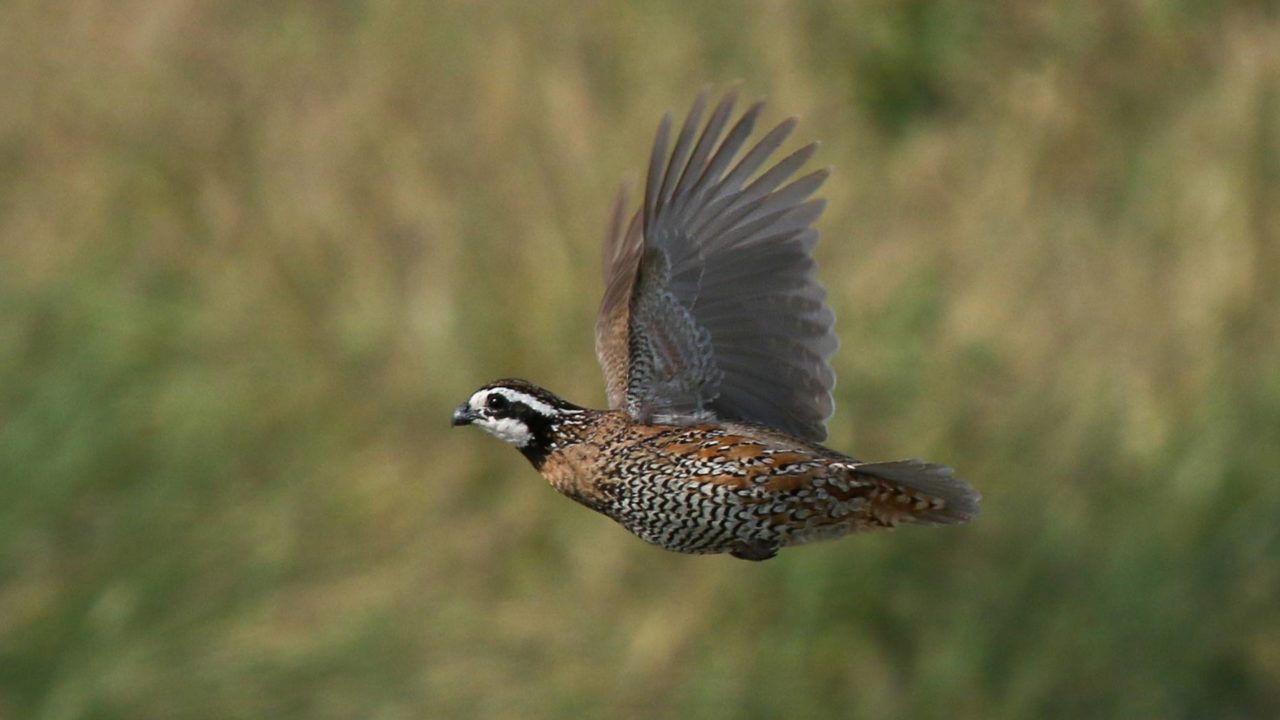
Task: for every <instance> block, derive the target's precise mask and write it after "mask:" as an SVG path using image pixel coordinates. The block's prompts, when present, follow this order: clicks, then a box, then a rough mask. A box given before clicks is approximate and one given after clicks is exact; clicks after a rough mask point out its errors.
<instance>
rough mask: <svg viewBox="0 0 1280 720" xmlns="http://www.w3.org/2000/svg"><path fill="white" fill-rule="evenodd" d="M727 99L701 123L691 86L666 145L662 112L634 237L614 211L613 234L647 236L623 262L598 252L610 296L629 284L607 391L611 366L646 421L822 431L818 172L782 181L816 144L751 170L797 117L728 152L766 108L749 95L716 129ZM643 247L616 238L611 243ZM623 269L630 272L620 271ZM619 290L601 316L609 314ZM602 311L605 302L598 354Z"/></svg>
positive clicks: (827, 318)
mask: <svg viewBox="0 0 1280 720" xmlns="http://www.w3.org/2000/svg"><path fill="white" fill-rule="evenodd" d="M735 102H736V93H734V92H730V93H728V94H727V95H726V96H725V97H724V98H723V99H722V100H720V102H719V103H717V104H716V106H715V108H714V109H713V110H712V111H711V113H710V116H709V117H708V119H707V122H706V125H705V126H703V127H702V128H701V132H699V126H700V125H701V123H702V118H703V115H704V113H705V112H706V107H707V97H706V94H705V93H704V94H702V95H700V96H699V97H698V98H697V100H695V102H694V103H693V106H692V108H691V109H690V111H689V114H688V116H687V117H686V119H685V121H684V123H683V124H682V125H681V128H680V132H679V134H678V135H677V136H676V140H675V144H674V147H673V148H672V150H671V152H670V153H669V154H668V152H667V145H668V142H669V140H670V135H671V126H672V121H671V117H670V115H666V116H664V117H663V119H662V122H661V123H660V125H659V127H658V133H657V136H656V138H655V140H654V145H653V150H652V153H651V156H650V163H649V172H648V176H647V178H646V182H645V197H644V201H643V205H642V207H641V210H640V212H639V213H638V214H637V215H638V218H633V219H632V225H631V228H632V229H633V232H634V229H635V228H636V226H637V222H638V225H639V228H641V229H642V230H643V238H637V237H635V236H634V235H633V233H632V232H625V231H623V230H622V228H621V225H622V223H621V220H620V219H619V218H618V216H617V215H615V218H614V221H613V224H612V230H611V233H610V237H611V238H614V240H613V242H614V243H617V244H619V245H622V246H626V245H628V244H630V243H631V242H636V243H639V242H643V254H642V256H640V257H639V259H638V261H636V260H631V261H630V262H624V261H617V260H616V259H615V260H614V261H613V262H610V258H608V257H607V258H606V268H607V269H606V274H607V276H608V277H607V278H606V285H607V286H608V287H610V288H613V289H614V290H615V292H614V294H615V295H616V294H617V289H618V288H622V287H630V293H631V294H630V299H629V303H628V307H627V313H626V328H627V354H628V358H627V363H626V366H625V375H626V378H625V388H626V391H625V396H623V393H620V392H614V391H613V389H612V388H613V387H614V386H615V385H616V384H617V380H618V378H616V377H613V378H610V377H609V375H610V371H609V370H608V369H607V368H606V377H607V379H609V380H610V383H611V384H610V387H611V392H610V404H611V406H613V407H619V406H623V407H625V408H626V409H627V410H628V412H630V413H631V414H632V416H633V417H636V418H637V419H640V420H642V421H662V422H691V421H695V420H705V419H708V418H716V419H720V420H738V421H747V422H754V423H760V424H763V425H768V426H771V427H774V428H777V429H779V430H782V431H785V432H788V433H791V434H794V435H797V436H799V437H802V438H805V439H808V440H813V441H821V440H822V439H824V438H825V436H826V419H827V418H828V417H829V416H830V415H831V411H832V408H833V404H832V400H831V389H832V387H833V386H834V384H835V376H834V374H833V373H832V371H831V368H830V365H829V363H828V358H829V357H830V356H831V354H832V353H833V352H835V349H836V339H835V335H834V334H833V332H832V326H833V323H834V316H833V315H832V313H831V310H830V309H829V308H828V307H827V305H826V294H825V292H824V290H823V289H822V286H821V285H819V284H818V282H817V280H816V278H815V276H814V262H813V258H812V256H811V251H812V249H813V247H814V245H815V244H816V243H817V240H818V233H817V231H816V230H814V229H813V228H812V227H811V225H812V224H813V222H814V221H815V220H816V219H817V218H818V216H819V214H821V212H822V209H823V202H822V201H820V200H809V199H808V198H809V197H810V196H811V195H812V194H813V193H814V192H816V191H817V189H818V188H819V187H820V186H821V185H822V183H823V181H825V180H826V178H827V171H825V170H819V171H817V172H813V173H809V174H807V175H804V176H803V177H800V178H799V179H796V180H794V181H792V182H790V183H789V184H786V185H785V186H784V183H786V182H787V181H788V180H789V179H790V178H791V177H792V176H793V175H794V174H795V173H796V172H797V171H798V170H799V169H800V167H801V166H802V165H804V163H805V162H806V161H808V160H809V158H810V157H811V156H812V155H813V152H814V150H815V148H816V146H815V145H812V144H811V145H807V146H805V147H803V148H801V149H800V150H797V151H796V152H794V153H792V154H790V155H788V156H787V157H785V158H783V159H782V160H781V161H779V162H778V163H777V164H775V165H774V166H772V167H769V168H767V169H765V170H764V171H763V172H760V170H761V168H762V167H764V166H765V164H766V163H767V162H768V160H769V158H770V156H771V155H772V154H773V153H774V152H776V151H777V149H778V148H779V147H780V146H781V145H782V143H783V142H784V141H785V140H786V138H787V137H788V136H789V135H790V133H791V132H792V130H793V129H794V127H795V124H796V121H795V120H794V119H788V120H785V121H783V122H782V123H780V124H779V125H777V126H776V127H774V128H773V129H772V130H770V131H769V132H768V133H766V134H765V135H764V137H763V138H761V140H760V141H759V142H758V143H756V144H755V145H754V146H752V147H751V148H750V149H749V150H747V151H746V152H745V153H744V154H742V157H741V158H740V159H738V160H737V161H736V164H735V158H737V157H738V155H739V154H740V152H741V151H742V149H743V147H744V146H746V144H747V141H748V140H749V138H750V136H751V133H752V130H753V129H754V126H755V123H756V120H757V119H758V117H759V114H760V111H761V108H762V107H763V105H762V103H755V104H753V105H752V106H751V107H750V108H749V109H748V110H747V111H746V112H745V113H743V115H742V116H741V117H740V118H739V119H738V120H737V122H735V123H734V124H733V125H732V127H730V129H729V131H728V132H727V134H724V130H725V127H726V126H728V125H729V119H730V116H731V115H732V112H733V106H734V104H735ZM722 134H724V135H723V139H721V135H722ZM695 138H696V139H695ZM757 173H758V174H757ZM753 178H754V179H753ZM639 250H640V248H634V249H633V250H632V251H631V252H622V251H619V250H618V248H617V247H616V246H615V247H609V248H607V249H606V255H613V256H615V258H616V257H626V256H629V255H630V256H636V255H640V253H639V252H638V251H639ZM626 272H631V273H634V275H633V277H628V278H620V277H619V274H620V273H626ZM617 300H618V298H615V299H614V301H613V303H612V305H611V306H610V314H609V317H613V318H615V319H616V318H617V317H619V309H618V305H619V303H618V302H617ZM605 319H606V312H605V306H604V305H602V308H601V320H599V321H598V322H597V351H598V352H599V353H600V355H601V358H602V363H603V358H604V357H605V356H606V354H607V353H606V351H605V349H604V348H602V346H601V344H600V338H601V336H602V334H601V332H600V330H599V328H600V327H602V326H603V324H604V321H605ZM615 375H616V373H615Z"/></svg>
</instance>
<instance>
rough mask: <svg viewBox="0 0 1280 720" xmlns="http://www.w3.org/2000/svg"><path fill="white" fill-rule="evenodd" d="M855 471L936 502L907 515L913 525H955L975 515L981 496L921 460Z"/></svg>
mask: <svg viewBox="0 0 1280 720" xmlns="http://www.w3.org/2000/svg"><path fill="white" fill-rule="evenodd" d="M854 471H855V472H857V473H860V474H865V475H870V476H872V477H876V478H879V479H881V480H885V481H888V482H890V483H893V484H894V485H898V486H901V487H902V488H905V489H907V490H910V491H912V493H913V494H919V495H922V496H924V497H925V498H928V499H932V500H935V501H937V502H932V503H929V504H928V505H927V506H925V507H923V508H920V509H918V510H914V511H912V512H909V513H908V514H909V515H910V517H911V519H912V521H913V522H917V523H922V524H925V525H958V524H960V523H965V522H969V521H970V520H972V519H973V518H974V517H976V516H977V515H978V501H979V500H981V499H982V496H981V495H980V494H978V491H977V490H974V489H973V487H972V486H971V485H969V483H967V482H965V481H964V480H961V479H960V478H958V477H956V476H955V471H953V470H952V469H951V468H949V467H947V466H945V465H934V464H932V463H926V462H924V461H921V460H895V461H892V462H879V463H859V464H858V465H857V466H855V467H854Z"/></svg>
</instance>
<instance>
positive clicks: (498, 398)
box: [484, 393, 507, 412]
mask: <svg viewBox="0 0 1280 720" xmlns="http://www.w3.org/2000/svg"><path fill="white" fill-rule="evenodd" d="M484 406H485V407H487V408H489V409H490V410H493V411H495V412H501V411H503V410H506V409H507V398H506V397H505V396H503V395H499V394H498V393H493V394H492V395H490V396H489V397H487V398H485V401H484Z"/></svg>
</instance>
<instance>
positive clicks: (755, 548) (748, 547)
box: [729, 540, 778, 561]
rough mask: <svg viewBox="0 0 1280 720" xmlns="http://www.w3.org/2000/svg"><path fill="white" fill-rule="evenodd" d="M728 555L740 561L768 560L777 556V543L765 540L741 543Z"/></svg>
mask: <svg viewBox="0 0 1280 720" xmlns="http://www.w3.org/2000/svg"><path fill="white" fill-rule="evenodd" d="M729 554H730V555H732V556H734V557H736V558H738V559H740V560H756V561H759V560H768V559H769V558H771V557H773V556H774V555H777V554H778V543H776V542H769V541H767V540H752V541H750V542H741V543H738V545H737V547H735V548H734V549H732V550H730V551H729Z"/></svg>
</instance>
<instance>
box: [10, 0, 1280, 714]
mask: <svg viewBox="0 0 1280 720" xmlns="http://www.w3.org/2000/svg"><path fill="white" fill-rule="evenodd" d="M1277 48H1280V11H1278V10H1277V8H1276V6H1275V5H1274V4H1273V3H1269V2H1265V1H1258V2H1245V1H1240V2H1231V1H1228V0H1220V1H1213V0H1166V1H1164V2H1160V1H1152V2H1138V1H1137V0H1121V1H1114V0H1082V1H1081V2H1075V3H1035V2H1032V3H1027V2H1021V1H1019V0H996V1H995V2H988V3H969V2H961V1H960V0H911V1H908V2H888V1H883V0H881V1H873V2H863V3H841V2H835V1H834V0H825V1H824V0H813V1H810V2H795V3H792V2H780V1H776V2H753V3H747V4H737V3H733V4H731V3H722V4H716V3H706V4H699V3H689V2H674V1H670V0H644V1H643V2H638V3H630V4H626V5H623V4H609V5H605V4H597V3H591V2H585V1H581V2H559V3H551V2H509V3H497V2H494V3H490V2H474V3H473V2H463V1H462V0H455V1H445V2H428V3H410V2H399V1H393V0H381V1H377V2H367V3H357V2H349V3H348V2H279V3H258V2H248V1H247V0H246V1H234V2H206V1H204V0H175V1H174V2H166V3H156V2H145V1H144V0H122V1H121V2H114V3H109V2H101V1H98V2H93V1H90V0H51V1H49V2H40V1H36V0H13V1H11V2H6V3H3V4H0V91H2V92H0V719H3V720H11V719H12V720H23V719H31V720H73V719H79V718H120V719H122V720H123V719H128V720H143V719H150V718H155V719H161V718H165V719H169V718H219V719H232V720H235V719H240V718H245V719H248V718H278V719H287V718H300V719H301V718H320V719H325V718H335V719H336V718H374V719H378V720H393V719H396V720H398V719H400V718H423V717H426V718H471V717H475V718H503V719H505V718H510V719H519V718H544V717H546V718H551V717H566V718H577V717H582V718H597V717H598V718H637V719H638V718H657V717H664V718H665V717H671V718H726V719H727V718H880V717H902V718H973V719H985V718H1010V719H1013V718H1051V717H1061V718H1082V717H1117V718H1136V717H1186V718H1210V717H1213V718H1261V717H1277V716H1280V280H1278V279H1277V275H1280V52H1277ZM736 79H741V80H742V81H743V92H744V94H745V95H747V96H749V97H751V96H768V97H769V100H770V105H769V108H768V110H767V113H766V114H767V118H768V119H769V120H772V121H777V120H781V119H782V118H784V117H786V116H787V115H789V114H792V113H797V114H800V115H801V116H802V122H801V125H800V128H799V130H798V133H797V138H796V140H795V141H794V142H795V143H800V142H805V141H808V140H810V139H815V138H817V139H821V140H823V142H824V144H823V146H822V148H821V149H820V150H819V153H818V156H817V160H816V164H817V165H819V166H822V165H829V166H831V167H832V168H833V169H834V174H833V176H832V179H831V180H830V181H829V183H828V184H827V186H826V187H825V188H824V191H823V196H824V197H825V198H827V200H828V201H829V206H828V211H827V213H826V215H825V216H824V217H823V218H822V219H821V220H820V221H819V227H820V229H821V230H822V232H823V240H822V243H821V244H820V245H819V247H818V256H819V262H820V269H819V274H820V277H821V280H822V281H823V282H824V283H825V284H826V286H827V288H828V289H829V291H830V297H831V302H832V305H833V306H834V308H835V310H836V313H837V316H838V321H837V323H838V331H839V333H840V336H841V339H842V349H841V350H840V352H839V354H838V355H837V356H836V357H835V359H834V363H835V367H836V371H837V373H838V376H839V385H838V388H837V413H836V416H835V417H834V418H833V419H832V422H831V438H830V444H831V445H832V446H833V447H836V448H839V449H842V450H845V451H847V452H850V453H853V454H856V455H858V456H859V457H864V458H868V459H892V458H898V457H909V456H919V457H925V458H930V459H933V460H935V461H939V462H946V463H948V464H951V465H953V466H955V467H956V468H958V469H959V470H960V472H961V474H962V475H963V476H965V477H966V478H968V479H969V480H970V481H971V482H972V483H973V484H974V485H975V486H976V487H978V488H979V489H980V490H981V491H982V492H983V494H984V496H985V499H984V504H983V513H984V514H983V515H982V516H981V517H980V518H979V519H978V521H976V522H975V523H974V524H972V525H969V526H965V527H962V528H945V529H930V530H922V529H911V528H907V529H903V530H899V531H896V532H893V533H886V534H881V535H871V536H865V537H858V538H852V539H848V540H845V541H842V542H838V543H827V544H820V545H814V546H810V547H804V548H799V549H794V550H789V551H786V552H783V553H782V554H781V555H780V556H779V557H778V558H777V559H775V560H772V561H770V562H767V563H758V564H757V563H746V562H740V561H737V560H732V559H730V558H727V557H689V556H681V555H676V554H671V553H666V552H663V551H661V550H658V549H656V548H652V547H649V546H647V545H645V544H644V543H642V542H640V541H639V540H636V539H635V538H633V537H631V536H630V535H628V534H627V533H625V532H624V531H623V530H621V529H620V528H618V527H617V526H615V525H614V524H613V523H611V522H610V521H608V520H606V519H604V518H602V517H600V516H598V515H595V514H592V513H590V512H589V511H587V510H585V509H583V508H581V507H578V506H577V505H574V504H573V503H571V502H569V501H567V500H565V499H564V498H561V497H559V496H557V495H556V494H555V493H554V492H553V491H552V490H550V489H549V488H548V487H547V486H546V485H545V483H544V482H543V481H542V480H541V479H540V478H538V477H537V476H536V474H535V473H533V471H532V470H530V469H529V468H528V467H527V464H526V463H525V461H524V460H523V459H522V458H521V457H520V456H519V455H518V454H517V453H515V452H512V451H510V450H509V449H507V448H506V447H504V446H501V445H499V444H498V443H497V442H496V441H494V440H493V439H492V438H488V437H485V436H483V435H482V434H481V433H478V432H475V431H468V432H463V431H456V432H451V431H450V429H449V427H448V424H449V423H448V420H449V413H450V411H451V409H452V408H453V406H454V405H456V404H457V403H458V402H459V401H461V400H463V399H465V397H466V396H467V395H469V394H470V392H471V391H472V390H473V389H474V388H475V387H476V386H478V385H480V384H481V383H483V382H486V381H488V380H490V379H493V378H495V377H503V376H512V375H516V376H522V377H526V378H529V379H531V380H534V381H536V382H538V383H539V384H542V385H545V386H547V387H549V388H551V389H553V390H555V391H557V392H558V393H560V394H561V395H563V396H565V397H566V398H568V399H570V400H574V401H577V402H580V403H583V404H593V405H597V406H599V405H600V404H602V402H603V383H602V381H601V380H600V377H599V371H598V369H597V368H596V365H595V358H594V352H593V347H592V342H593V337H592V322H593V315H594V311H595V306H596V302H597V297H598V294H599V292H600V290H601V288H600V280H599V278H598V273H597V267H598V254H599V244H600V240H601V238H602V235H603V229H604V226H605V222H606V219H607V217H606V216H607V210H608V207H609V202H610V200H611V198H612V196H613V193H614V191H615V189H616V187H617V183H618V182H619V181H620V180H622V179H624V178H628V177H629V178H631V179H633V180H634V179H638V178H639V177H640V173H641V171H642V169H643V165H644V163H645V161H646V159H647V154H648V147H649V143H650V140H651V137H652V132H653V130H654V128H655V126H656V123H657V120H658V118H659V117H660V115H661V114H662V113H663V112H664V111H666V110H669V109H670V110H673V111H675V112H677V113H682V112H683V111H684V110H685V108H687V106H688V104H689V103H690V102H691V100H692V98H693V96H694V94H695V93H696V92H697V91H698V89H699V88H701V87H702V86H704V85H705V84H712V85H715V86H724V85H726V84H727V83H728V82H730V81H733V80H736Z"/></svg>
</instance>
